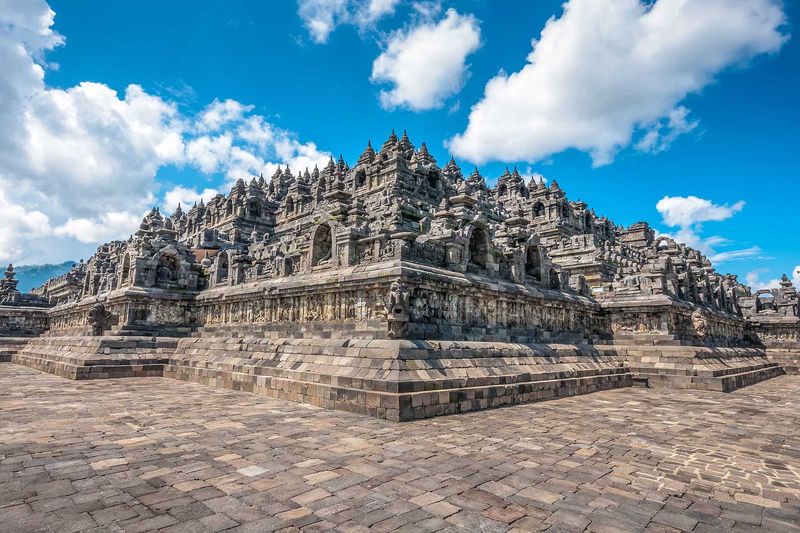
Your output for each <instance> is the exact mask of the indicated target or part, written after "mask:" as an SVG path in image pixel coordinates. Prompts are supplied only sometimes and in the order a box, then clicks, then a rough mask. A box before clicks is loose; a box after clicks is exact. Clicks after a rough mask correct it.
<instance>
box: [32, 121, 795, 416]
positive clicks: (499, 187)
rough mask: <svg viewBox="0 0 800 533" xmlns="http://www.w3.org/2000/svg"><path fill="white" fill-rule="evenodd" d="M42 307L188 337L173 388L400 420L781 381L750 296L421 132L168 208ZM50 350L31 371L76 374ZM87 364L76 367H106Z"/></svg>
mask: <svg viewBox="0 0 800 533" xmlns="http://www.w3.org/2000/svg"><path fill="white" fill-rule="evenodd" d="M34 292H35V293H36V294H37V295H38V296H39V297H41V298H45V299H49V300H50V301H51V302H52V303H53V304H56V305H55V306H54V307H52V309H50V310H48V311H47V319H48V324H47V331H45V332H44V335H46V336H47V337H56V338H66V337H70V336H96V337H97V336H109V335H119V336H123V337H127V338H129V339H134V338H136V339H140V338H144V336H149V337H152V336H156V337H187V336H189V338H187V339H184V340H180V341H178V347H177V349H176V352H175V354H174V355H173V356H170V357H166V358H165V360H164V361H163V362H162V364H163V365H164V369H165V370H164V372H165V374H167V375H172V376H174V377H182V378H184V379H193V380H197V381H203V382H219V383H218V384H222V385H223V386H231V387H240V388H242V387H243V388H260V389H261V390H265V391H271V392H268V393H270V394H272V395H276V396H283V397H289V398H292V399H299V400H302V401H311V402H313V403H318V404H320V405H326V406H329V407H338V408H348V409H353V410H358V411H360V412H368V413H369V414H373V415H375V416H384V417H387V418H393V419H408V418H416V417H419V416H431V415H433V414H443V413H446V412H452V411H453V410H467V409H472V408H481V407H488V406H492V405H496V404H499V403H514V402H517V401H527V400H529V399H537V398H544V397H553V396H559V395H563V394H575V393H578V392H586V391H588V390H593V389H597V388H604V387H608V386H620V385H625V384H630V382H631V379H632V378H635V377H636V376H635V375H634V373H632V372H631V370H630V364H628V361H634V360H635V361H636V365H637V366H636V368H640V369H644V370H642V371H639V374H642V375H647V376H649V377H648V378H647V379H649V380H651V381H652V382H653V383H654V384H656V383H660V382H664V381H666V382H670V383H680V384H681V386H684V385H685V386H700V384H708V383H712V385H707V388H719V389H721V390H728V389H730V388H732V386H733V385H731V384H732V383H733V384H734V385H735V384H736V383H740V384H744V383H745V382H750V381H753V380H756V379H761V378H763V377H768V375H771V374H772V373H774V372H775V370H774V368H775V365H774V364H771V363H769V362H768V361H767V360H766V358H765V355H764V352H763V349H761V351H760V352H759V349H760V348H758V343H759V341H758V339H757V338H756V337H754V334H753V331H752V328H749V326H748V322H747V320H746V319H745V315H744V314H743V308H744V309H745V310H747V309H750V307H752V305H751V304H750V303H748V302H750V301H751V300H750V299H752V298H753V296H751V292H750V289H749V288H747V287H745V286H744V285H742V284H740V283H738V282H737V280H736V276H733V275H723V274H720V273H718V272H717V271H716V270H714V268H713V267H712V266H711V264H710V262H709V261H708V259H707V258H706V257H704V256H703V255H702V254H701V253H700V252H698V251H696V250H693V249H691V248H689V247H687V246H685V245H682V244H679V243H677V242H675V241H673V240H671V239H668V238H664V237H662V238H658V239H656V238H654V232H653V231H652V229H650V228H649V226H647V224H645V223H637V224H634V225H633V226H631V227H630V228H627V229H623V228H621V227H618V226H615V225H614V224H613V223H612V222H611V221H610V220H608V219H606V218H604V217H598V216H597V215H596V214H595V213H594V212H593V211H592V210H590V209H589V208H588V206H587V205H586V204H585V203H583V202H573V201H570V200H569V199H568V198H567V197H566V194H565V193H564V191H563V190H562V189H561V188H560V187H559V185H558V184H557V183H556V182H555V181H552V182H550V183H549V185H545V184H544V183H543V182H542V181H536V180H534V179H531V180H530V181H529V182H527V183H526V182H525V180H524V179H523V178H522V177H521V176H520V174H519V173H518V172H517V171H516V169H514V170H513V171H511V172H509V171H506V172H505V173H504V174H503V175H502V176H500V177H499V178H498V179H497V182H496V184H495V186H494V187H491V188H490V187H488V186H487V184H486V181H485V179H484V178H483V176H481V175H480V174H479V173H478V171H477V169H476V170H475V171H474V172H472V173H471V174H470V175H469V176H465V175H463V174H462V172H461V169H460V168H459V167H458V165H457V164H456V163H455V161H454V160H452V159H451V160H450V161H449V162H448V163H447V164H446V165H445V166H444V167H440V166H438V165H437V162H436V160H435V159H434V158H433V157H432V156H431V155H430V153H429V152H428V150H427V148H426V146H425V144H424V143H423V144H422V145H421V146H420V147H419V149H417V148H415V147H414V146H413V145H412V144H411V142H410V141H409V139H408V137H407V135H405V133H404V134H403V136H402V137H400V138H398V137H397V136H396V135H395V134H394V133H393V134H392V135H391V136H390V137H389V139H388V140H387V141H386V142H385V143H384V144H383V146H382V147H381V148H380V150H378V151H376V150H374V149H373V148H372V146H371V145H370V144H368V146H367V148H366V149H365V150H364V152H363V154H362V155H361V156H360V157H359V158H358V161H357V162H356V163H355V165H354V166H353V167H352V168H351V167H350V166H348V165H347V164H346V163H345V162H344V160H343V159H342V158H341V157H340V158H339V161H338V162H335V161H333V160H331V161H330V162H329V163H328V165H327V166H326V167H325V168H324V169H322V170H319V169H317V168H315V169H314V170H313V171H311V172H309V171H308V170H305V171H304V172H300V173H297V174H296V175H295V174H293V173H292V171H291V170H290V169H288V168H286V169H279V170H278V171H277V172H276V173H275V175H274V176H273V177H272V179H271V180H269V181H267V180H265V179H264V178H263V177H261V178H253V179H252V180H251V181H250V182H249V183H245V182H244V181H243V180H239V181H238V182H237V183H236V184H235V186H234V187H233V189H232V190H231V192H230V194H229V195H227V196H224V195H218V196H216V197H215V198H213V199H212V200H210V201H209V202H208V203H207V204H204V203H203V202H202V201H201V202H200V203H199V204H198V205H195V206H193V207H192V208H191V209H190V210H188V211H183V209H182V208H181V206H178V208H177V209H176V211H175V212H174V213H173V214H172V215H171V216H169V217H165V216H163V215H162V214H161V213H160V212H159V211H158V210H157V209H154V210H153V211H151V212H150V213H149V214H148V215H147V216H146V217H145V218H144V220H143V222H142V224H141V226H140V229H139V230H138V231H137V232H136V234H135V235H134V236H132V237H131V238H130V239H128V240H127V241H115V242H111V243H108V244H105V245H103V246H101V247H100V248H99V249H98V251H97V253H96V254H95V255H94V256H92V257H91V258H90V259H89V260H88V262H86V263H81V265H79V266H77V267H75V268H74V269H73V271H71V272H70V273H69V274H67V275H65V276H62V277H61V278H57V279H55V280H50V281H49V282H48V283H47V284H45V285H44V286H43V287H41V288H39V289H37V290H36V291H34ZM784 293H786V291H784V292H783V293H781V295H783V294H784ZM787 294H788V293H787ZM775 298H776V302H777V299H778V297H777V296H775ZM780 298H781V299H780V302H779V303H776V305H778V306H782V307H781V309H783V310H784V311H785V314H787V316H789V317H792V316H793V317H794V319H795V324H794V326H790V327H789V329H791V327H794V328H795V329H794V330H793V331H795V335H796V331H797V324H796V322H797V305H796V301H797V296H796V294H794V296H792V295H791V294H789V296H786V298H788V299H789V300H791V299H792V298H794V300H793V301H794V302H795V304H794V307H793V311H791V310H789V307H791V306H788V307H787V306H786V305H784V303H783V302H784V299H783V298H784V296H780ZM759 301H760V299H759V298H758V295H757V297H756V302H757V303H758V302H759ZM748 306H749V307H748ZM756 314H758V313H756ZM787 323H788V321H787ZM756 334H757V333H756ZM234 338H239V339H243V340H242V341H241V343H240V344H241V345H239V344H237V346H238V347H237V348H235V349H227V350H226V343H230V342H231V339H234ZM248 339H250V340H248ZM253 339H256V340H253ZM258 339H261V340H258ZM31 342H32V343H33V342H34V341H31ZM53 342H54V341H52V340H50V341H47V343H46V346H47V349H45V348H42V346H38V347H37V346H34V345H31V346H29V349H27V350H21V351H20V356H19V360H20V361H23V360H24V361H27V362H28V363H30V364H32V365H33V366H39V367H46V366H47V364H46V361H47V360H48V357H50V359H49V360H54V359H56V358H58V357H62V358H63V357H64V356H61V355H58V354H57V353H56V352H57V351H58V350H57V349H54V348H53V346H58V343H57V342H56V344H53ZM237 342H238V341H237ZM371 343H372V344H371ZM513 343H518V344H513ZM34 344H35V343H34ZM134 344H135V343H134ZM167 344H169V343H167ZM520 344H523V345H525V346H527V348H522V347H521V346H520ZM69 345H70V346H73V347H75V346H82V347H83V348H81V349H80V350H78V351H79V352H80V353H81V354H82V355H81V356H80V357H78V356H76V357H75V358H74V362H73V363H70V364H73V366H80V365H81V364H85V361H86V360H87V358H86V357H84V355H86V354H87V353H88V354H89V356H87V357H88V358H89V359H91V353H93V352H91V350H90V351H89V352H86V351H85V346H88V345H86V344H85V343H77V344H76V343H75V342H70V343H69ZM142 346H143V345H136V346H134V348H135V350H134V351H136V350H140V351H141V350H144V351H145V352H146V351H147V349H146V348H142ZM165 346H166V344H165ZM232 346H233V345H232V344H229V345H227V348H231V347H232ZM559 346H560V348H559ZM619 346H624V347H625V348H624V349H623V348H619ZM641 346H648V347H649V348H648V350H649V351H648V354H647V355H646V356H643V355H642V354H641V353H640V351H637V350H635V349H634V348H638V347H641ZM658 346H662V347H663V348H653V347H658ZM719 347H727V348H726V349H727V350H728V351H726V352H713V351H714V350H717V349H718V348H719ZM106 348H107V347H106ZM673 348H675V349H677V350H678V351H680V352H681V354H684V360H682V362H678V363H676V362H675V361H674V357H672V356H674V355H675V354H665V352H669V351H670V350H672V349H673ZM104 349H105V348H104ZM159 349H161V348H159ZM708 350H711V351H712V352H708ZM737 350H738V351H737ZM754 350H755V351H754ZM673 351H674V350H673ZM67 352H69V350H67ZM651 352H653V353H651ZM137 353H139V352H137ZM142 353H144V352H142ZM709 353H712V355H713V356H714V357H716V359H715V361H714V362H713V364H712V363H711V362H709V361H710V360H709V357H711V356H709V355H708V354H709ZM47 354H50V356H48V355H47ZM686 357H688V359H686ZM68 358H69V357H67V359H68ZM759 358H760V359H759ZM668 359H669V362H666V361H667V360H668ZM36 361H38V363H36ZM80 361H84V363H81V362H80ZM726 361H727V362H726ZM126 364H129V365H130V364H133V363H130V361H129V362H128V363H126ZM715 365H716V366H715ZM765 369H767V370H765ZM769 369H773V370H769ZM703 372H706V373H707V375H706V374H703ZM65 373H67V374H69V372H65ZM678 374H679V375H680V376H682V377H680V378H675V376H676V375H678ZM744 374H747V376H745V375H744ZM76 375H77V373H76ZM664 376H668V377H667V378H664ZM670 376H671V377H670ZM724 376H729V379H728V378H724ZM730 376H738V377H730ZM73 377H74V376H73ZM701 378H702V379H701ZM706 378H708V379H706ZM259 379H260V380H261V383H260V385H259ZM704 379H706V381H703V380H704ZM726 379H727V381H726ZM265 380H266V381H265ZM709 380H710V381H709ZM714 380H717V381H714ZM237 382H238V383H239V385H234V383H237ZM723 382H724V383H727V385H724V384H723ZM243 383H246V384H245V385H242V384H243ZM309 386H313V387H316V388H315V389H313V390H312V391H311V392H309V390H308V387H309ZM704 386H706V385H704ZM498 387H500V388H501V389H502V390H500V389H498ZM531 387H533V388H532V389H531ZM476 390H479V391H481V392H480V393H479V396H480V397H477V398H476V397H474V395H475V394H476V392H475V391H476ZM367 391H369V394H372V395H373V396H374V395H375V394H377V395H378V396H377V397H372V396H370V397H369V398H368V397H367ZM426 391H428V392H426ZM430 391H436V393H437V394H439V393H441V394H442V395H441V396H436V397H435V398H434V397H433V396H430V395H431V394H433V392H430ZM542 391H549V392H542ZM445 393H446V394H445ZM424 394H427V396H424ZM470 394H472V395H473V397H465V398H461V396H463V395H466V396H469V395H470ZM404 395H406V396H404ZM420 395H423V396H424V399H422V398H423V396H420ZM452 395H455V396H452ZM376 398H377V399H376ZM501 398H502V399H501ZM405 401H408V402H411V403H408V405H406V404H404V403H403V402H405ZM376 402H377V405H376ZM383 402H386V405H384V404H383ZM414 402H416V403H414ZM368 404H369V405H368ZM454 405H455V407H454Z"/></svg>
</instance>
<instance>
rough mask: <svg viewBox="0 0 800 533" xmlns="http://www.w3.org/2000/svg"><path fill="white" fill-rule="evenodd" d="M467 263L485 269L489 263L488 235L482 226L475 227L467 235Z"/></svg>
mask: <svg viewBox="0 0 800 533" xmlns="http://www.w3.org/2000/svg"><path fill="white" fill-rule="evenodd" d="M468 252H469V265H473V266H475V267H478V268H481V269H485V268H487V267H488V265H489V236H488V235H487V234H486V230H484V229H483V228H475V229H473V230H472V234H471V235H470V237H469V248H468Z"/></svg>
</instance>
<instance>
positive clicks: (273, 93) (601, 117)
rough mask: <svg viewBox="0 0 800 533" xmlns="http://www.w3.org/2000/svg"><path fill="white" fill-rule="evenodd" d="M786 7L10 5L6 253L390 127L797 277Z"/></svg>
mask: <svg viewBox="0 0 800 533" xmlns="http://www.w3.org/2000/svg"><path fill="white" fill-rule="evenodd" d="M799 16H800V8H799V7H798V3H797V2H785V3H784V2H780V1H779V0H647V1H644V0H642V1H640V0H567V1H566V2H562V1H550V0H537V1H535V2H531V1H529V0H522V1H515V0H503V1H500V2H498V1H491V0H463V1H451V2H448V1H444V0H441V1H416V2H406V1H401V0H297V1H293V0H283V1H278V0H275V1H270V2H262V1H236V0H227V1H205V2H196V1H192V2H189V1H180V0H171V1H170V2H163V1H158V2H156V1H148V0H139V1H137V2H107V1H100V0H82V1H81V2H69V1H66V0H51V1H50V2H49V3H46V2H44V1H42V0H0V213H2V217H0V261H3V262H12V261H13V262H14V263H18V264H41V263H47V262H60V261H64V260H70V259H71V260H75V259H78V258H80V257H84V258H85V257H88V256H89V255H90V254H91V253H92V252H93V251H94V249H95V248H96V246H97V245H98V244H100V243H102V242H105V241H108V240H110V239H119V238H126V237H127V236H128V235H130V234H131V233H132V232H134V231H135V230H136V228H137V227H138V223H139V222H140V220H141V217H142V215H143V214H144V212H146V211H147V210H148V209H149V208H151V207H153V206H159V207H160V208H161V209H162V211H166V212H171V211H172V210H173V209H174V207H175V205H177V203H178V202H181V203H182V204H183V205H184V206H187V204H189V205H190V204H191V203H193V202H195V201H197V200H198V199H200V198H201V197H202V198H205V199H208V198H210V197H212V196H213V195H214V194H217V193H218V192H227V191H228V190H229V189H230V187H231V184H232V183H233V182H235V180H236V179H238V178H245V179H248V178H249V177H250V176H252V175H259V174H263V175H264V176H265V177H269V176H271V175H272V173H273V172H274V171H275V169H276V168H277V167H278V166H279V165H286V164H289V166H290V168H292V170H294V171H297V170H303V169H305V167H309V168H313V166H314V165H315V164H318V165H320V167H321V166H322V165H324V163H325V162H326V161H327V159H328V158H329V157H330V156H332V155H333V156H336V157H338V155H339V154H342V155H343V156H344V158H345V159H346V160H347V161H349V162H350V163H351V164H353V163H354V162H355V160H356V158H357V157H358V156H359V154H360V153H361V152H362V151H363V149H364V148H365V146H366V144H367V141H368V140H371V141H372V142H373V144H380V143H382V142H383V141H384V140H385V139H386V138H387V137H388V136H389V134H390V133H391V131H392V129H395V130H396V131H397V132H398V133H399V132H401V131H402V130H407V132H408V135H409V136H410V138H411V141H412V142H414V143H415V144H417V145H419V144H420V143H421V142H423V141H424V142H426V144H427V146H428V149H429V150H430V151H431V153H432V154H433V155H434V156H435V157H436V158H437V159H438V161H439V162H440V163H442V164H443V163H445V162H446V161H447V160H448V159H449V157H450V155H451V154H452V155H454V157H455V159H456V161H457V162H458V163H459V164H460V165H461V166H462V168H463V169H464V170H465V171H471V170H472V168H474V167H475V166H477V167H478V168H479V169H480V171H481V173H482V174H483V175H484V176H486V177H487V179H488V181H489V182H490V183H492V182H494V181H495V180H496V178H497V176H499V175H500V174H501V173H502V172H503V170H504V168H505V167H506V166H508V167H509V168H512V167H514V166H516V167H517V168H518V169H519V171H520V172H522V173H523V174H525V175H526V176H531V175H538V176H542V177H543V178H544V179H546V180H548V181H549V180H557V181H558V183H559V185H560V186H561V187H562V188H563V189H565V190H566V191H567V194H568V196H569V197H570V199H572V200H579V199H580V200H582V201H585V202H587V203H588V204H589V205H590V206H591V207H593V208H594V210H595V211H596V213H597V214H598V215H605V216H608V217H610V218H611V219H612V220H613V221H614V222H615V223H617V224H620V225H624V226H627V225H630V224H632V223H634V222H637V221H640V220H644V221H648V222H650V223H651V225H652V226H653V227H654V228H655V229H656V230H657V231H658V232H659V233H661V234H665V235H670V236H673V237H675V238H676V239H678V240H680V241H682V242H686V243H687V244H689V245H691V246H693V247H695V248H699V249H700V250H702V251H703V252H704V253H706V254H707V255H708V256H709V257H710V258H711V259H712V261H713V262H714V264H715V266H717V267H718V268H719V269H720V270H721V271H723V272H731V273H734V274H738V275H739V278H740V280H741V281H743V282H747V283H749V284H751V285H753V286H754V287H756V288H761V287H766V286H775V285H776V284H777V281H778V279H779V278H780V275H781V274H784V273H786V274H788V275H789V276H794V278H795V280H796V281H797V282H798V284H800V230H798V205H799V204H798V201H799V199H800V194H798V192H799V191H800V188H799V186H798V178H799V177H800V150H798V147H800V129H798V126H797V124H798V123H800V104H798V98H797V94H800V92H798V81H800V80H799V78H800V48H799V47H798V43H797V39H796V38H795V34H796V33H797V24H796V21H797V19H798V17H799Z"/></svg>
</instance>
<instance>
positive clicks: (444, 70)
mask: <svg viewBox="0 0 800 533" xmlns="http://www.w3.org/2000/svg"><path fill="white" fill-rule="evenodd" d="M480 44H481V32H480V26H479V23H478V20H477V19H476V18H475V17H474V16H472V15H460V14H459V13H458V12H457V11H456V10H455V9H448V10H447V12H446V13H445V16H444V18H443V19H442V20H440V21H439V22H438V23H434V22H432V21H427V20H424V19H423V20H422V21H420V22H419V23H418V24H416V25H413V26H411V27H410V28H409V29H407V30H397V31H395V32H393V33H392V34H390V36H389V38H388V40H387V42H386V44H385V48H384V50H383V52H382V53H381V55H379V56H378V57H377V59H375V62H374V63H373V64H372V77H371V80H372V82H373V83H389V84H391V85H392V88H391V89H389V90H384V91H381V93H380V100H381V105H382V106H383V107H384V108H386V109H393V108H396V107H407V108H409V109H412V110H414V111H420V110H425V109H433V108H440V107H442V106H443V105H444V101H445V100H446V99H447V98H448V97H450V96H452V95H454V94H456V93H457V92H458V91H460V90H461V87H462V86H463V84H464V80H465V79H466V77H467V75H468V70H469V68H468V65H467V64H466V60H467V56H469V55H470V54H471V53H472V52H474V51H475V50H477V49H478V47H479V46H480Z"/></svg>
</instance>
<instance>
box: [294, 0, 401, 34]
mask: <svg viewBox="0 0 800 533" xmlns="http://www.w3.org/2000/svg"><path fill="white" fill-rule="evenodd" d="M399 2H400V0H298V2H297V14H298V15H300V18H301V19H302V20H303V25H304V26H305V27H306V29H307V30H308V32H309V34H311V38H312V39H313V40H314V42H316V43H318V44H323V43H326V42H328V37H330V34H331V33H332V32H333V31H334V30H335V29H336V28H337V27H338V26H341V25H343V24H352V25H355V26H356V27H357V28H358V30H359V31H362V32H363V31H366V30H368V29H371V28H373V27H374V25H375V24H376V23H377V22H378V21H379V20H380V19H382V18H383V17H386V16H389V15H392V14H393V13H394V10H395V8H396V7H397V4H398V3H399Z"/></svg>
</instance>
